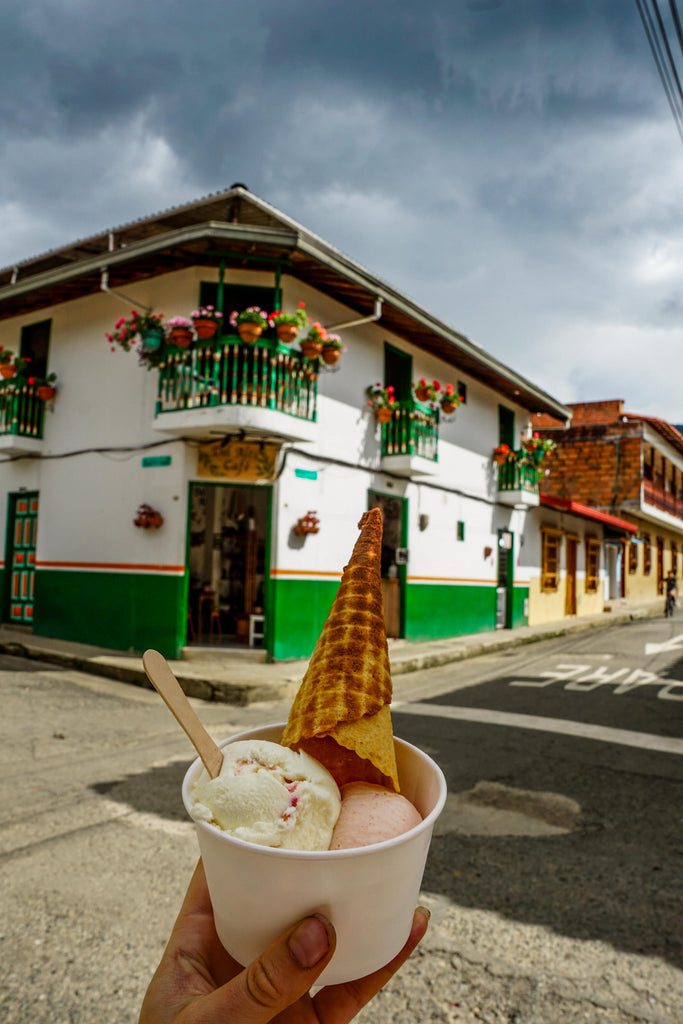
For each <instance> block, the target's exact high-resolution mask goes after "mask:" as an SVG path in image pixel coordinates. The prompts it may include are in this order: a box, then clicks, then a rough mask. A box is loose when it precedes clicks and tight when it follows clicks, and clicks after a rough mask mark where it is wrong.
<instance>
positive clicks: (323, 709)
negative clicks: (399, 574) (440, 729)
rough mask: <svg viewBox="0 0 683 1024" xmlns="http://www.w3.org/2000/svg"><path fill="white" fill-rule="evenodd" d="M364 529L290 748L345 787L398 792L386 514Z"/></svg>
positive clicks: (294, 718)
mask: <svg viewBox="0 0 683 1024" xmlns="http://www.w3.org/2000/svg"><path fill="white" fill-rule="evenodd" d="M358 526H359V528H360V531H361V533H360V537H359V538H358V540H357V541H356V545H355V547H354V549H353V554H352V555H351V560H350V562H349V564H348V565H347V566H346V568H345V569H344V573H343V575H342V580H341V584H340V586H339V590H338V591H337V595H336V597H335V599H334V602H333V604H332V607H331V608H330V612H329V615H328V616H327V621H326V622H325V625H324V626H323V629H322V632H321V634H320V637H319V638H318V642H317V644H316V645H315V649H314V651H313V655H312V657H311V660H310V663H309V665H308V669H307V671H306V674H305V676H304V678H303V681H302V683H301V686H300V687H299V691H298V693H297V695H296V697H295V699H294V703H293V705H292V710H291V711H290V714H289V721H288V722H287V725H286V727H285V730H284V732H283V734H282V743H283V744H284V745H285V746H288V747H292V748H294V749H295V750H305V751H306V752H307V753H309V754H310V755H311V756H312V757H315V758H316V759H317V760H318V761H320V762H321V763H322V764H324V765H325V767H326V768H327V770H328V771H329V772H331V774H332V775H333V776H334V778H335V780H336V782H337V784H338V785H339V786H343V785H344V784H345V783H346V782H355V781H365V782H374V783H377V784H379V785H384V786H391V787H393V788H394V789H395V790H396V791H398V788H399V786H398V775H397V770H396V756H395V753H394V737H393V731H392V727H391V714H390V711H389V705H390V704H391V675H390V672H389V650H388V647H387V636H386V629H385V626H384V609H383V601H382V579H381V573H380V562H381V550H382V513H381V511H380V509H378V508H373V509H371V510H370V511H369V512H366V513H365V514H364V515H363V517H362V518H361V521H360V523H359V524H358Z"/></svg>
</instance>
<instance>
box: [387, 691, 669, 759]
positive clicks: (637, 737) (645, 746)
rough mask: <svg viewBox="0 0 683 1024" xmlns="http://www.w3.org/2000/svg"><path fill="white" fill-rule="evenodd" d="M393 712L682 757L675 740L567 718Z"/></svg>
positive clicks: (440, 707) (454, 710) (453, 710)
mask: <svg viewBox="0 0 683 1024" xmlns="http://www.w3.org/2000/svg"><path fill="white" fill-rule="evenodd" d="M392 710H396V711H397V712H400V713H401V714H405V715H427V716H430V717H432V718H454V719H457V720H458V721H463V722H478V723H480V724H482V725H506V726H509V727H511V728H513V729H534V730H536V731H537V732H554V733H559V734H560V735H562V736H575V737H576V738H577V739H583V740H599V741H600V742H602V743H616V744H619V745H620V746H622V747H637V748H638V749H639V750H655V751H657V752H658V753H660V754H683V740H679V739H676V738H675V737H672V736H656V735H654V733H648V732H633V731H631V730H630V729H613V728H611V727H608V726H604V725H590V724H588V723H586V722H571V721H568V720H567V719H564V718H545V717H543V716H541V715H519V714H515V713H512V712H510V711H492V710H489V709H488V708H463V707H451V706H447V705H444V704H419V703H418V704H394V705H392Z"/></svg>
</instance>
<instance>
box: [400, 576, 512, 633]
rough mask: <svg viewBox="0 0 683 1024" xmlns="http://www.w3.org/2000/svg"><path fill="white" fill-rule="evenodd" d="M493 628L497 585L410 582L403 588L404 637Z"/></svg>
mask: <svg viewBox="0 0 683 1024" xmlns="http://www.w3.org/2000/svg"><path fill="white" fill-rule="evenodd" d="M495 628H496V588H495V587H493V586H491V587H468V586H438V585H436V584H434V585H429V586H426V585H421V584H416V583H413V584H411V585H410V586H409V587H408V589H407V591H406V640H415V641H419V640H440V639H443V638H444V637H448V636H464V635H466V634H468V633H483V632H485V631H486V630H489V629H495Z"/></svg>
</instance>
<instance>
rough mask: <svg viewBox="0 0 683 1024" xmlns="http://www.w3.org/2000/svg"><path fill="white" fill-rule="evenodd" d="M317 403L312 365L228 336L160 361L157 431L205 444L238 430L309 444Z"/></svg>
mask: <svg viewBox="0 0 683 1024" xmlns="http://www.w3.org/2000/svg"><path fill="white" fill-rule="evenodd" d="M317 397H318V381H317V368H316V363H315V362H311V361H310V360H308V359H305V358H304V356H302V355H301V354H300V353H298V352H290V351H289V349H286V350H285V349H283V347H282V346H278V347H275V345H272V346H271V345H270V344H268V343H263V344H257V345H248V344H244V343H243V342H242V341H240V339H239V338H237V337H233V336H229V337H226V338H221V339H220V340H219V341H218V342H217V343H212V344H208V343H207V344H204V345H198V346H197V347H195V348H192V349H176V350H174V351H172V352H171V353H170V354H169V355H168V356H167V357H166V358H165V359H164V361H163V362H162V363H160V365H159V392H158V398H157V404H156V412H155V418H154V427H155V429H156V430H161V431H163V432H164V433H168V434H176V435H182V436H190V437H198V438H207V439H208V438H211V437H212V436H215V435H216V434H221V433H223V434H229V433H235V432H237V431H241V432H244V433H245V434H247V435H248V434H252V435H255V436H259V437H265V436H268V437H274V438H279V439H281V440H283V441H285V440H287V441H313V440H315V437H316V409H317Z"/></svg>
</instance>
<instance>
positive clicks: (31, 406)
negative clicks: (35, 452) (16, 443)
mask: <svg viewBox="0 0 683 1024" xmlns="http://www.w3.org/2000/svg"><path fill="white" fill-rule="evenodd" d="M44 419H45V402H44V401H43V399H42V398H39V397H38V395H37V393H36V388H35V386H34V385H33V384H29V383H28V382H26V383H19V382H18V381H17V380H15V379H12V380H7V381H4V382H3V383H1V384H0V434H13V435H14V436H16V437H34V438H36V440H40V439H41V438H42V436H43V421H44Z"/></svg>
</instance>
